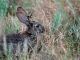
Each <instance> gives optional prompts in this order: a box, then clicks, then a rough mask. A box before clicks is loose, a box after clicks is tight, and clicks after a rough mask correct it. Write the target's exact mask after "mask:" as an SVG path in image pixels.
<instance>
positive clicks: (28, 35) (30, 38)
mask: <svg viewBox="0 0 80 60" xmlns="http://www.w3.org/2000/svg"><path fill="white" fill-rule="evenodd" d="M16 16H17V17H18V19H19V21H20V22H21V23H23V24H25V25H26V26H27V27H28V30H26V31H24V32H23V33H11V34H7V35H6V36H5V38H6V43H7V47H9V45H10V44H13V51H14V54H15V53H16V52H15V50H16V49H17V47H16V46H17V45H18V44H20V46H21V47H20V50H21V51H24V53H25V52H30V53H31V52H32V50H33V49H34V47H35V46H36V44H37V36H40V35H41V34H42V33H44V31H45V29H44V27H43V26H42V25H41V24H40V23H39V22H35V21H30V17H29V16H27V15H26V12H25V10H24V9H23V8H22V7H18V8H17V12H16ZM1 41H2V43H4V42H3V39H1V40H0V42H1Z"/></svg>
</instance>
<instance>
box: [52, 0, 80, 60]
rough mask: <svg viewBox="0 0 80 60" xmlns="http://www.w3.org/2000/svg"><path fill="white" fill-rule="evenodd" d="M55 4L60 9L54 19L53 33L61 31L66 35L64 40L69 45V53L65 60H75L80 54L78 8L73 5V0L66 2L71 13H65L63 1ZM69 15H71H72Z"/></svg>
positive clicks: (55, 0) (56, 0) (67, 48)
mask: <svg viewBox="0 0 80 60" xmlns="http://www.w3.org/2000/svg"><path fill="white" fill-rule="evenodd" d="M54 2H55V4H56V5H57V6H58V8H57V11H56V12H55V14H54V17H53V21H52V31H53V32H55V31H56V32H58V31H60V32H62V33H63V34H64V39H63V40H64V41H65V42H66V43H67V44H66V46H67V47H66V50H67V53H66V54H65V57H66V58H65V59H64V60H69V58H72V59H74V56H77V55H79V54H80V48H79V47H80V46H79V42H80V38H79V37H80V24H79V23H80V18H79V17H80V16H79V15H78V13H76V12H77V10H75V8H76V7H75V5H73V3H72V1H71V0H66V1H65V2H66V4H67V6H68V7H69V11H70V12H66V11H65V12H64V8H63V7H65V6H63V5H62V2H61V1H58V0H54ZM69 13H71V15H70V14H69ZM64 16H65V17H64ZM54 30H55V31H54ZM59 40H60V39H59Z"/></svg>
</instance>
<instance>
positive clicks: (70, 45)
mask: <svg viewBox="0 0 80 60" xmlns="http://www.w3.org/2000/svg"><path fill="white" fill-rule="evenodd" d="M11 1H13V2H11V3H12V4H9V3H10V2H9V0H0V18H1V19H0V20H4V25H5V27H1V28H3V29H4V31H5V34H10V33H14V32H19V31H20V22H19V21H18V19H17V17H16V15H15V14H16V8H17V6H22V7H24V9H25V10H26V11H27V10H28V9H29V10H31V11H33V16H32V18H31V19H32V20H35V21H39V22H41V23H42V24H43V25H44V27H45V33H44V37H43V39H42V43H41V44H42V50H41V51H42V52H40V53H39V54H37V53H35V52H34V53H33V54H32V60H33V59H34V60H37V59H43V60H45V59H48V60H50V59H51V58H52V57H53V58H52V59H54V60H79V59H80V43H79V42H80V7H79V6H80V0H77V1H75V0H73V1H72V0H49V1H46V0H19V1H20V2H19V1H18V0H11ZM17 2H19V3H17ZM11 6H12V7H11ZM0 22H2V21H0ZM46 24H47V25H46ZM0 25H2V24H0ZM11 49H12V48H11V46H9V48H8V49H7V51H6V56H5V57H6V60H13V57H14V56H13V53H12V52H11ZM26 56H27V55H26V54H24V53H23V52H21V53H19V59H21V60H27V59H28V58H26ZM34 57H35V58H34ZM3 58H4V57H3V56H2V55H0V59H1V60H5V59H3Z"/></svg>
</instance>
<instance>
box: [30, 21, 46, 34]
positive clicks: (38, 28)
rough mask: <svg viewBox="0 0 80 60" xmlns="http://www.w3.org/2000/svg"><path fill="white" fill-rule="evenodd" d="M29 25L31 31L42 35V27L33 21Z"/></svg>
mask: <svg viewBox="0 0 80 60" xmlns="http://www.w3.org/2000/svg"><path fill="white" fill-rule="evenodd" d="M31 25H32V30H33V32H35V33H43V32H44V31H45V29H44V27H43V26H42V25H41V24H40V23H38V22H35V21H31Z"/></svg>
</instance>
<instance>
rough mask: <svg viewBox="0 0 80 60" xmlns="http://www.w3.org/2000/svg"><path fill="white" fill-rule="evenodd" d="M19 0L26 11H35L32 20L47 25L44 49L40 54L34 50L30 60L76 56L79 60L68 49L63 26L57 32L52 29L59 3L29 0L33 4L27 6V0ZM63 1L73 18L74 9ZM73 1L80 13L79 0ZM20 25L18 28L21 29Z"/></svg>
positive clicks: (70, 59)
mask: <svg viewBox="0 0 80 60" xmlns="http://www.w3.org/2000/svg"><path fill="white" fill-rule="evenodd" d="M18 1H19V3H18V4H17V6H23V7H24V9H26V11H32V12H33V15H32V18H31V20H34V21H38V22H40V23H41V24H42V25H43V26H44V27H45V33H44V36H43V39H41V44H42V50H41V52H40V53H38V54H37V53H35V52H34V53H33V54H32V58H31V59H30V60H73V59H74V58H75V59H74V60H78V56H77V58H76V57H74V58H73V56H71V55H70V53H69V52H68V50H67V48H68V46H67V45H68V44H67V43H66V41H65V38H64V37H65V31H64V30H62V29H61V27H59V29H57V31H56V32H55V33H53V32H52V31H51V23H52V20H53V14H54V13H55V12H56V10H57V9H58V6H57V4H56V3H55V2H56V0H30V1H29V2H30V3H28V4H31V5H30V6H29V5H28V6H27V7H26V5H25V4H26V3H27V2H25V0H17V2H18ZM53 1H54V2H53ZM61 1H62V4H61V5H62V6H63V8H64V10H65V11H66V12H67V13H69V15H68V16H70V17H72V18H73V16H74V10H73V9H71V8H69V7H70V6H69V5H68V3H66V2H65V1H64V0H61ZM66 1H68V0H66ZM72 1H73V4H74V6H76V8H75V9H76V10H77V13H78V14H80V4H79V3H78V2H77V0H72ZM71 11H72V13H71ZM9 17H12V16H9ZM15 19H16V20H17V18H14V20H15ZM66 19H67V18H66ZM7 20H9V19H7ZM10 20H11V19H10ZM9 22H10V21H9ZM9 22H8V23H9ZM64 22H65V21H64ZM66 22H67V21H66ZM68 22H69V20H68ZM70 22H71V21H70ZM14 25H16V24H14ZM16 26H17V25H16ZM18 26H19V25H18ZM19 27H20V26H19ZM19 27H18V28H17V29H19ZM66 27H67V24H65V27H64V29H66ZM21 29H22V30H23V29H25V28H24V27H23V26H22V28H21ZM22 30H21V31H22ZM1 32H2V30H1ZM24 59H25V57H24Z"/></svg>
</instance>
